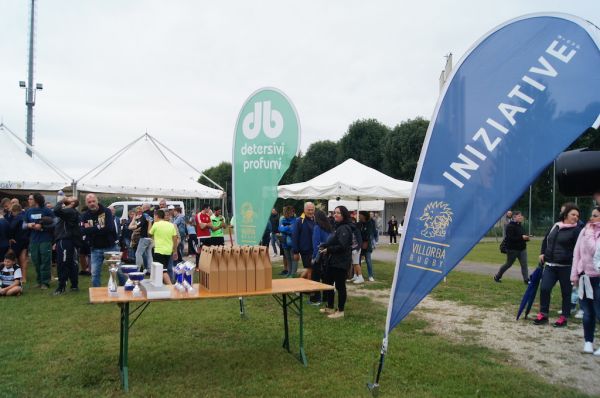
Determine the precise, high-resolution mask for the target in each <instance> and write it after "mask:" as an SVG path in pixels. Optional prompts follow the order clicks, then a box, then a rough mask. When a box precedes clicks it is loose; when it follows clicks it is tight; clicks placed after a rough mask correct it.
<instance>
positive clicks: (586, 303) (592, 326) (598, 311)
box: [579, 278, 600, 343]
mask: <svg viewBox="0 0 600 398" xmlns="http://www.w3.org/2000/svg"><path fill="white" fill-rule="evenodd" d="M590 282H591V284H592V289H594V299H593V300H592V299H589V298H584V299H583V300H579V306H580V307H581V309H582V310H583V337H584V339H585V341H589V342H592V343H593V342H594V332H595V331H596V319H600V278H590Z"/></svg>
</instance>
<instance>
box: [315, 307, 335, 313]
mask: <svg viewBox="0 0 600 398" xmlns="http://www.w3.org/2000/svg"><path fill="white" fill-rule="evenodd" d="M319 312H320V313H321V314H333V313H334V312H335V310H334V309H333V308H329V307H325V308H321V309H320V310H319Z"/></svg>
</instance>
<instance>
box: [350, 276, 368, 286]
mask: <svg viewBox="0 0 600 398" xmlns="http://www.w3.org/2000/svg"><path fill="white" fill-rule="evenodd" d="M352 283H354V284H355V285H360V284H361V283H365V278H363V276H362V275H358V276H357V277H356V279H355V280H354V282H352Z"/></svg>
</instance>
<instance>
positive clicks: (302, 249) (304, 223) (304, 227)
mask: <svg viewBox="0 0 600 398" xmlns="http://www.w3.org/2000/svg"><path fill="white" fill-rule="evenodd" d="M314 228H315V220H311V219H310V218H306V217H305V218H302V217H298V218H297V219H296V223H295V224H294V229H293V230H292V252H293V253H294V254H295V253H300V254H310V255H311V256H312V252H313V244H312V235H313V229H314Z"/></svg>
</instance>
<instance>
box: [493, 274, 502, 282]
mask: <svg viewBox="0 0 600 398" xmlns="http://www.w3.org/2000/svg"><path fill="white" fill-rule="evenodd" d="M494 282H496V283H500V282H502V281H501V280H500V278H498V275H494Z"/></svg>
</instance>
